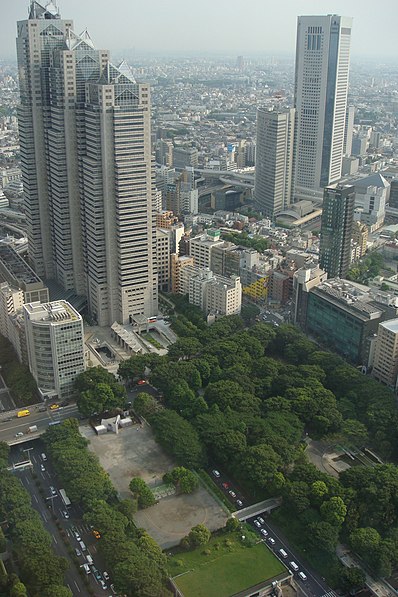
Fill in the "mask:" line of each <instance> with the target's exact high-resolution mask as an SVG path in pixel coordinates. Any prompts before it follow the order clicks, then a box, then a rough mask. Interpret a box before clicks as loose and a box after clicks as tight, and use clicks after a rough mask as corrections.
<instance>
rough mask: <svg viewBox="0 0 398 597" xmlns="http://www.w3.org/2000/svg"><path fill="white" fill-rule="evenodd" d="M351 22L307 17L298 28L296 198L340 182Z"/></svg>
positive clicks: (301, 20) (347, 18)
mask: <svg viewBox="0 0 398 597" xmlns="http://www.w3.org/2000/svg"><path fill="white" fill-rule="evenodd" d="M351 27H352V19H351V18H349V17H341V16H337V15H327V16H302V17H298V23H297V46H296V72H295V107H296V176H295V184H296V189H295V191H296V195H297V196H298V197H306V196H307V197H308V196H311V195H315V194H316V192H317V191H318V192H320V191H321V189H323V188H324V187H325V186H327V185H328V184H330V183H332V182H336V181H338V180H339V179H340V178H341V165H342V158H343V148H344V147H343V146H344V129H345V118H346V109H347V92H348V74H349V65H350V43H351Z"/></svg>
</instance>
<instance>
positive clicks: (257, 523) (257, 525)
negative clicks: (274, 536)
mask: <svg viewBox="0 0 398 597" xmlns="http://www.w3.org/2000/svg"><path fill="white" fill-rule="evenodd" d="M253 522H254V524H255V526H256V527H257V528H258V529H259V528H260V527H261V524H260V523H259V522H258V520H254V521H253Z"/></svg>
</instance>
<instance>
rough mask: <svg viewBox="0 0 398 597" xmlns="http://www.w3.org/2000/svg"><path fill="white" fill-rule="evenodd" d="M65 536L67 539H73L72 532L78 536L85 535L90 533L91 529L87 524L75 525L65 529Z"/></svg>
mask: <svg viewBox="0 0 398 597" xmlns="http://www.w3.org/2000/svg"><path fill="white" fill-rule="evenodd" d="M66 532H67V534H68V535H69V537H74V532H77V533H79V535H80V536H81V535H84V534H85V533H91V529H90V527H89V525H88V524H85V523H82V524H75V525H73V526H71V527H70V528H69V529H66Z"/></svg>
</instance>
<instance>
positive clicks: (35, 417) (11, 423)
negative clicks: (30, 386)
mask: <svg viewBox="0 0 398 597" xmlns="http://www.w3.org/2000/svg"><path fill="white" fill-rule="evenodd" d="M44 408H45V406H44V405H43V404H40V405H33V406H29V407H28V410H30V415H29V416H27V417H21V418H17V412H18V411H13V412H11V413H10V412H8V413H2V414H1V415H0V439H1V441H3V442H7V443H8V444H9V445H14V444H20V443H24V442H27V441H30V440H31V439H35V438H37V437H39V436H40V435H41V434H42V433H44V431H46V429H47V428H48V426H49V424H50V423H55V422H57V421H63V420H64V419H69V418H70V417H77V418H79V417H80V415H79V412H78V410H77V406H76V404H69V405H68V406H64V407H60V408H58V409H57V410H50V408H45V410H44V411H42V410H41V409H44ZM39 409H40V410H39ZM32 425H36V426H37V432H35V433H32V434H29V433H27V432H28V428H29V427H30V426H32ZM17 433H23V434H24V435H23V436H21V437H18V438H17V437H15V436H16V434H17Z"/></svg>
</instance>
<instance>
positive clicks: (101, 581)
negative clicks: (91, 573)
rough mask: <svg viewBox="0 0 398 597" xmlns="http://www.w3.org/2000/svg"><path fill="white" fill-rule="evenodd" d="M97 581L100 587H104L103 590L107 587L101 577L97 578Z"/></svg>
mask: <svg viewBox="0 0 398 597" xmlns="http://www.w3.org/2000/svg"><path fill="white" fill-rule="evenodd" d="M98 582H99V584H100V585H101V587H102V588H103V589H104V591H105V589H107V588H108V587H107V584H106V582H105V581H104V580H102V579H101V580H99V581H98Z"/></svg>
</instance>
